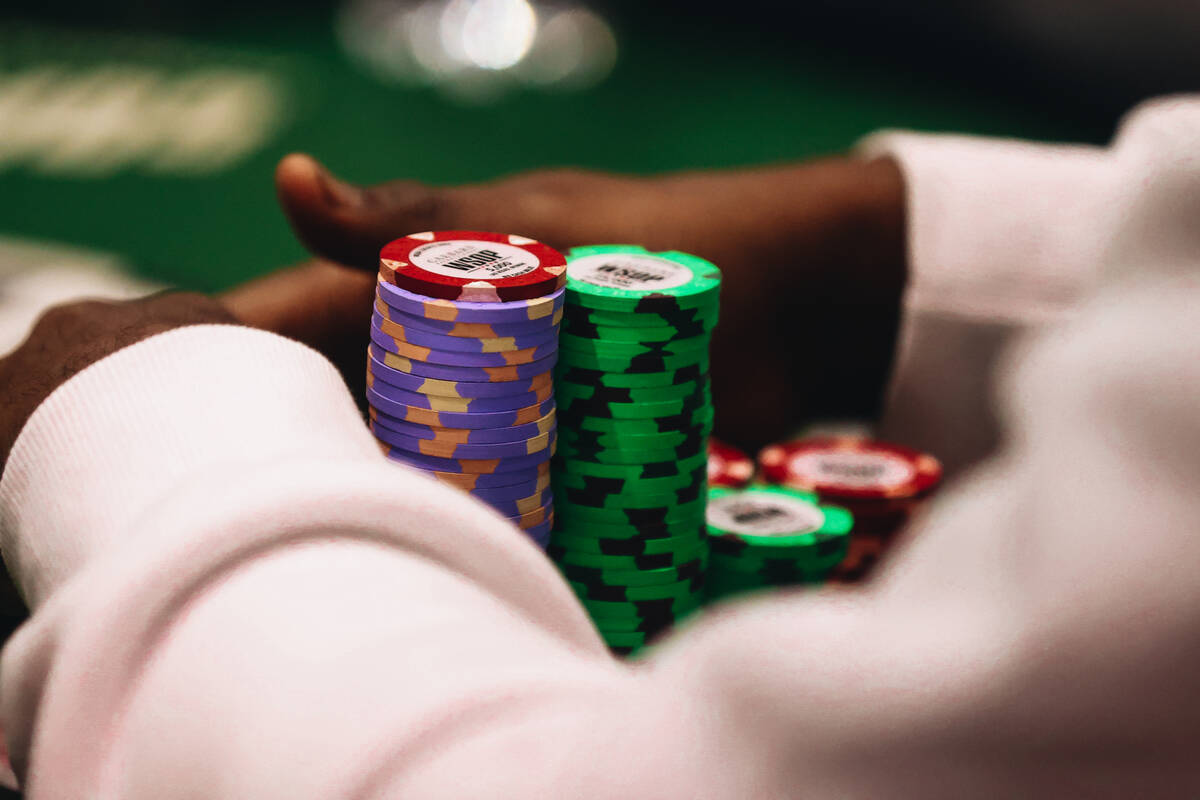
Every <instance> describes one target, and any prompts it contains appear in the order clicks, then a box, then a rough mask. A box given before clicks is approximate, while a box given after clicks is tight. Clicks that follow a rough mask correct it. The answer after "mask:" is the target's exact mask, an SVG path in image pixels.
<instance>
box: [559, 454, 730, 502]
mask: <svg viewBox="0 0 1200 800" xmlns="http://www.w3.org/2000/svg"><path fill="white" fill-rule="evenodd" d="M559 464H560V465H561V464H562V462H559ZM707 479H708V465H707V464H703V465H697V466H695V467H693V468H692V470H691V471H689V472H681V473H678V474H676V475H666V476H663V477H661V478H643V477H619V478H606V477H600V476H597V475H582V474H579V473H572V472H571V471H570V469H569V468H565V467H564V468H562V469H560V470H559V471H558V472H557V473H556V475H555V478H554V485H555V490H556V491H557V490H558V489H559V488H569V489H583V490H586V491H590V492H593V493H596V494H620V493H621V492H639V493H641V492H645V493H648V494H659V493H662V492H675V491H679V490H680V489H687V488H691V487H693V486H696V485H700V484H704V483H705V482H706V481H707Z"/></svg>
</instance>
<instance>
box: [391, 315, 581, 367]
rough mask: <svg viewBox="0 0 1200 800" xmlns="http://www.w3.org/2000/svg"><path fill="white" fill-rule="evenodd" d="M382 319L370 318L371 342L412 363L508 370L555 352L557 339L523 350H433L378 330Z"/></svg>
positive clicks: (556, 350)
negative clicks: (491, 351)
mask: <svg viewBox="0 0 1200 800" xmlns="http://www.w3.org/2000/svg"><path fill="white" fill-rule="evenodd" d="M384 321H385V320H383V318H382V317H380V316H379V315H378V314H374V315H373V316H372V317H371V340H372V341H374V342H375V343H376V344H377V345H379V346H380V347H382V348H383V349H384V350H387V351H388V352H389V353H395V354H397V355H400V356H404V357H405V358H409V359H413V360H415V361H425V362H429V363H432V364H445V365H447V366H451V367H510V366H515V365H517V364H528V363H530V362H532V361H540V360H541V359H543V358H546V357H548V356H551V355H554V354H555V353H557V352H558V340H557V339H552V340H547V341H546V342H545V343H543V344H541V345H538V346H536V347H528V348H526V349H524V350H507V351H504V352H500V353H464V352H462V351H457V350H438V349H435V348H432V347H425V346H422V345H416V344H412V343H411V342H406V341H404V340H403V339H401V338H399V337H397V336H394V335H392V334H389V333H387V332H386V331H384V330H383V329H382V327H381V324H380V323H382V322H384Z"/></svg>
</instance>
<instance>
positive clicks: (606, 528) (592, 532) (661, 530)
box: [554, 514, 708, 552]
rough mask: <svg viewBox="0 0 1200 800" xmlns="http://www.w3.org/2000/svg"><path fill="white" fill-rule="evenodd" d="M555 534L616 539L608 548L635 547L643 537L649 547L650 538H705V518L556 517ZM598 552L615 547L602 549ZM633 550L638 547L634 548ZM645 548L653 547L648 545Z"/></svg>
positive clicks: (664, 545) (665, 547)
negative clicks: (597, 518) (605, 518)
mask: <svg viewBox="0 0 1200 800" xmlns="http://www.w3.org/2000/svg"><path fill="white" fill-rule="evenodd" d="M697 517H699V519H698V518H697ZM554 536H556V537H559V536H563V537H565V536H571V537H580V538H589V539H611V540H617V541H614V542H613V543H612V544H610V545H604V546H605V547H609V548H618V547H621V546H626V547H629V548H635V547H637V545H636V544H635V542H636V541H644V542H645V544H646V547H647V548H649V547H650V546H651V545H652V544H654V543H655V542H654V541H653V540H657V539H678V538H679V537H681V536H687V537H691V538H695V539H696V540H698V541H703V542H708V536H707V535H706V533H705V530H704V519H703V516H702V515H700V514H695V515H691V516H688V517H686V518H684V519H671V520H667V521H663V520H658V519H635V520H630V519H607V520H596V519H573V520H563V519H561V518H556V519H555V527H554ZM564 541H565V540H564ZM618 542H624V543H625V544H624V545H620V544H618ZM662 548H663V549H670V543H663V545H662ZM601 552H618V551H616V550H611V551H610V550H602V551H601ZM620 552H625V551H620ZM632 552H641V551H638V550H633V551H632ZM646 552H655V551H654V550H649V549H648V550H646ZM657 552H662V550H658V551H657Z"/></svg>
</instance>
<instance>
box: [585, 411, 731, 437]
mask: <svg viewBox="0 0 1200 800" xmlns="http://www.w3.org/2000/svg"><path fill="white" fill-rule="evenodd" d="M714 420H715V415H714V414H713V408H712V406H701V407H700V408H698V409H696V410H695V411H686V412H684V413H682V414H675V415H673V416H669V417H655V418H654V419H620V418H607V417H589V416H580V417H578V418H577V419H573V420H571V425H572V427H574V428H575V429H577V430H581V431H599V432H600V433H617V434H634V435H641V436H645V435H646V434H650V433H667V432H669V431H690V430H699V431H701V432H703V433H704V434H705V435H706V436H707V435H708V434H709V433H711V432H712V428H713V422H714Z"/></svg>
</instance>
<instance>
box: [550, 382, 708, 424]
mask: <svg viewBox="0 0 1200 800" xmlns="http://www.w3.org/2000/svg"><path fill="white" fill-rule="evenodd" d="M711 405H712V395H711V393H710V392H709V391H708V389H707V388H705V389H704V390H703V391H701V392H699V393H696V394H693V395H690V396H688V397H683V398H679V399H676V400H659V401H657V402H653V403H606V402H603V401H594V400H571V399H564V400H561V401H559V403H558V417H559V419H560V420H561V419H562V418H563V417H571V416H574V417H600V418H603V419H661V418H662V417H672V416H678V415H681V414H688V413H694V412H696V411H698V410H699V409H701V408H708V407H710V406H711Z"/></svg>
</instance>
